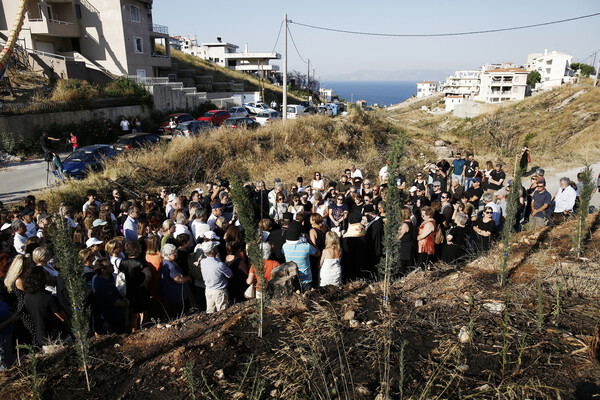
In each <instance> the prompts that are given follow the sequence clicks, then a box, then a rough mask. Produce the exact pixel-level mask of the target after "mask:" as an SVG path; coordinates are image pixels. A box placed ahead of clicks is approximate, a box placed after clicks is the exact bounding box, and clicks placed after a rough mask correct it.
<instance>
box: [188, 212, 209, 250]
mask: <svg viewBox="0 0 600 400" xmlns="http://www.w3.org/2000/svg"><path fill="white" fill-rule="evenodd" d="M190 225H191V228H192V237H193V238H194V240H195V241H196V243H200V242H202V238H203V237H204V234H205V233H206V232H208V231H210V226H209V225H208V224H207V223H206V210H205V209H203V208H197V209H196V212H195V213H194V220H193V221H192V223H191V224H190Z"/></svg>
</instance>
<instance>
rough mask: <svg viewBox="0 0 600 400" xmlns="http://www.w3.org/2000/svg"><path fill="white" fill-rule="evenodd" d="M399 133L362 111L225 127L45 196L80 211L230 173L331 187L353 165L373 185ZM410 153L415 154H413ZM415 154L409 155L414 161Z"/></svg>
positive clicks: (118, 162) (128, 159)
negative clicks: (120, 195) (317, 176)
mask: <svg viewBox="0 0 600 400" xmlns="http://www.w3.org/2000/svg"><path fill="white" fill-rule="evenodd" d="M396 133H397V130H395V129H394V128H393V127H391V126H390V124H389V123H388V122H387V121H386V120H385V119H384V118H382V117H381V116H380V115H379V114H366V113H363V112H361V111H353V112H351V113H350V114H349V115H348V116H347V117H345V118H335V119H332V118H328V117H325V116H321V115H315V116H311V117H305V118H302V119H298V120H290V121H288V123H287V124H285V125H284V124H283V123H282V122H275V123H273V124H271V125H269V126H267V127H264V128H260V129H258V130H255V131H249V130H245V129H228V128H220V129H218V130H213V131H210V132H209V133H208V134H203V135H201V136H198V137H191V138H179V139H176V140H174V141H172V142H171V143H162V144H159V145H158V146H154V147H151V148H149V149H143V150H139V151H135V152H131V153H128V154H126V155H123V156H120V157H117V158H116V159H113V160H110V161H109V162H108V163H107V166H106V168H105V170H104V171H103V172H99V173H93V174H91V175H90V176H89V177H88V178H87V179H84V180H82V181H77V182H71V183H67V184H65V185H62V186H59V187H57V188H53V189H51V190H50V191H47V192H45V193H44V194H43V195H42V197H43V198H46V199H47V200H48V201H49V204H50V205H51V206H56V205H57V204H58V203H59V202H61V201H65V202H66V203H67V204H70V205H71V206H73V207H77V208H79V205H80V204H82V203H83V202H84V199H85V197H84V195H85V191H86V190H87V189H88V188H95V189H97V190H99V192H100V193H102V192H108V190H110V188H111V187H112V186H114V185H115V183H114V182H115V181H116V182H118V183H119V184H121V185H123V187H124V188H126V189H129V190H132V191H133V192H135V193H137V194H140V193H141V192H144V191H148V190H153V189H154V188H156V187H158V186H167V187H169V188H170V189H171V190H173V191H181V190H182V189H184V188H188V187H197V185H198V183H199V182H206V181H210V180H214V178H215V177H216V176H218V175H220V176H225V175H227V174H228V173H235V174H238V175H239V176H240V177H241V178H242V179H250V180H259V179H264V180H265V181H266V182H272V181H273V178H275V177H279V178H281V179H282V180H283V181H284V182H288V183H292V182H295V180H296V178H297V177H298V176H302V177H304V179H305V181H307V182H309V181H310V180H311V179H312V176H313V173H314V172H315V171H320V172H321V173H322V174H323V176H324V178H325V180H326V181H329V180H337V179H338V178H339V175H340V174H341V173H342V172H343V170H344V169H345V168H347V167H348V164H349V163H350V162H354V163H356V164H357V165H358V166H359V168H361V170H362V171H363V174H365V176H367V177H370V178H372V179H375V180H376V178H377V173H378V171H379V168H381V166H382V165H383V164H384V162H385V161H384V160H385V156H386V154H387V146H388V143H389V141H390V140H391V139H392V138H393V136H394V135H396ZM410 152H414V153H416V152H418V149H417V148H415V147H412V148H411V150H410ZM410 152H408V151H407V156H408V157H411V156H414V153H410ZM101 197H102V196H101Z"/></svg>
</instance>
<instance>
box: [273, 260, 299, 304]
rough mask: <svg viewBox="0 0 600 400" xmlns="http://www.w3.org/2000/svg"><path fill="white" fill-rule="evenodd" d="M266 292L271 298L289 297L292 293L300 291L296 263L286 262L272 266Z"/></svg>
mask: <svg viewBox="0 0 600 400" xmlns="http://www.w3.org/2000/svg"><path fill="white" fill-rule="evenodd" d="M267 292H268V293H269V295H270V297H272V298H280V297H289V296H290V295H291V294H292V293H298V294H299V293H300V278H299V276H298V265H297V264H296V263H295V262H287V263H284V264H281V265H278V266H277V267H275V268H273V270H272V271H271V279H269V284H268V285H267Z"/></svg>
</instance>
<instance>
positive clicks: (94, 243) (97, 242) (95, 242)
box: [85, 237, 104, 248]
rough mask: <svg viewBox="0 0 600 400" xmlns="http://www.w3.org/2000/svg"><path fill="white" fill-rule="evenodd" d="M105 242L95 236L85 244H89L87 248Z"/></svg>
mask: <svg viewBox="0 0 600 400" xmlns="http://www.w3.org/2000/svg"><path fill="white" fill-rule="evenodd" d="M102 243H104V242H103V241H102V240H99V239H96V238H95V237H93V238H89V239H88V240H87V241H86V242H85V245H86V246H87V248H90V247H92V246H94V245H96V244H102Z"/></svg>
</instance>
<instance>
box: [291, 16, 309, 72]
mask: <svg viewBox="0 0 600 400" xmlns="http://www.w3.org/2000/svg"><path fill="white" fill-rule="evenodd" d="M290 22H291V21H290ZM288 32H289V33H290V39H292V43H293V44H294V48H295V49H296V53H298V57H300V59H301V60H302V62H303V63H304V64H308V62H307V61H306V60H305V59H304V58H302V56H301V55H300V52H299V51H298V47H296V42H295V41H294V37H293V36H292V31H290V27H289V26H288Z"/></svg>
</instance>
